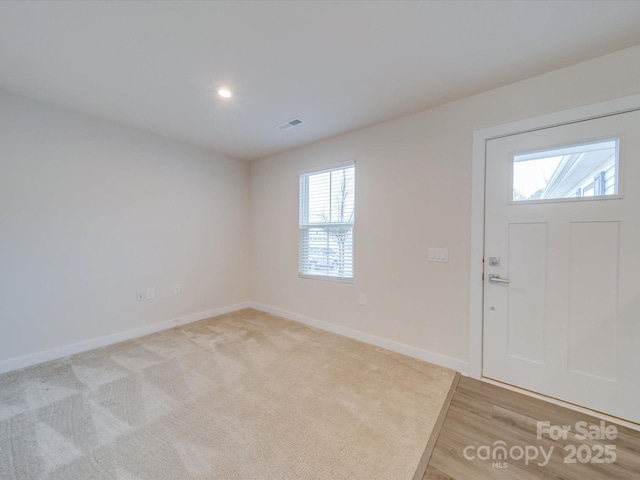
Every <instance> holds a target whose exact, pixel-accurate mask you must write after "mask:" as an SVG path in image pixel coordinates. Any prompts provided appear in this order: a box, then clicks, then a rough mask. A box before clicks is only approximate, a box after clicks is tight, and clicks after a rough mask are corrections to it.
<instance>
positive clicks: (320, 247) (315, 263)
mask: <svg viewBox="0 0 640 480" xmlns="http://www.w3.org/2000/svg"><path fill="white" fill-rule="evenodd" d="M354 214H355V166H354V165H353V164H351V165H348V166H342V167H339V168H332V169H328V170H321V171H316V172H310V173H304V174H302V175H300V267H299V272H300V274H301V275H304V276H324V277H336V278H345V279H350V278H353V225H354V220H355V215H354Z"/></svg>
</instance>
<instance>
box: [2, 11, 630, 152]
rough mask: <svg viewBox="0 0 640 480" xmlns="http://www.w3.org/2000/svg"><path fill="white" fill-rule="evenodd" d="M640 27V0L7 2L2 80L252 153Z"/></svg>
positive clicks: (591, 51) (463, 89)
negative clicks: (223, 91) (225, 94)
mask: <svg viewBox="0 0 640 480" xmlns="http://www.w3.org/2000/svg"><path fill="white" fill-rule="evenodd" d="M638 25H640V1H611V0H609V1H606V0H605V1H573V0H570V1H470V2H467V1H422V2H421V1H411V2H403V1H256V2H254V1H211V2H205V1H197V2H191V1H153V2H151V1H127V2H114V1H84V2H79V1H70V2H69V1H46V2H41V1H37V2H29V1H19V2H15V1H3V2H0V88H1V89H4V90H6V91H9V92H12V93H17V94H20V95H25V96H28V97H32V98H36V99H40V100H44V101H47V102H52V103H54V104H57V105H61V106H63V107H65V108H69V109H73V110H76V111H79V112H83V113H87V114H91V115H95V116H98V117H102V118H106V119H109V120H113V121H116V122H119V123H123V124H126V125H130V126H133V127H137V128H140V129H143V130H146V131H149V132H153V133H156V134H159V135H163V136H166V137H170V138H174V139H177V140H180V141H183V142H186V143H189V144H193V145H198V146H202V147H205V148H208V149H211V150H214V151H217V152H220V153H224V154H227V155H230V156H233V157H236V158H240V159H246V160H252V159H256V158H261V157H265V156H268V155H271V154H274V153H277V152H281V151H284V150H287V149H290V148H293V147H296V146H299V145H303V144H306V143H310V142H314V141H317V140H320V139H323V138H327V137H330V136H334V135H337V134H340V133H344V132H348V131H352V130H356V129H359V128H362V127H365V126H368V125H372V124H375V123H379V122H383V121H386V120H390V119H393V118H396V117H400V116H403V115H407V114H411V113H415V112H418V111H420V110H424V109H427V108H430V107H434V106H436V105H440V104H443V103H446V102H449V101H452V100H456V99H459V98H463V97H466V96H469V95H473V94H476V93H479V92H482V91H486V90H489V89H492V88H496V87H498V86H501V85H505V84H509V83H512V82H515V81H518V80H522V79H525V78H528V77H531V76H534V75H537V74H541V73H544V72H548V71H551V70H555V69H557V68H561V67H564V66H567V65H571V64H575V63H578V62H581V61H584V60H587V59H589V58H594V57H597V56H600V55H604V54H607V53H610V52H613V51H616V50H621V49H623V48H626V47H630V46H633V45H637V44H640V28H638ZM222 85H225V86H228V87H229V88H230V89H231V90H232V91H233V93H234V96H233V97H232V98H231V99H229V100H224V99H222V98H220V97H219V96H218V95H217V94H216V90H217V88H218V87H219V86H222ZM0 108H1V105H0ZM296 117H297V118H300V119H302V120H304V122H305V123H304V124H302V125H300V126H298V127H295V128H291V129H288V130H286V131H281V130H280V129H278V128H276V125H277V124H280V123H282V122H286V121H288V120H291V119H293V118H296Z"/></svg>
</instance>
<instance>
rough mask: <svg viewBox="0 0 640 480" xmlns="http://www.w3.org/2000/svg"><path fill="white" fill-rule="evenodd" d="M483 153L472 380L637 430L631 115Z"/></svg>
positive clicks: (507, 142) (637, 288)
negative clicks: (480, 274) (480, 378)
mask: <svg viewBox="0 0 640 480" xmlns="http://www.w3.org/2000/svg"><path fill="white" fill-rule="evenodd" d="M604 140H606V142H600V141H604ZM585 145H587V147H584V146H585ZM594 145H595V146H594ZM601 145H604V147H602V148H601ZM612 145H613V147H612ZM486 147H487V157H486V158H487V171H486V203H485V204H486V212H485V284H484V292H485V293H484V327H483V375H484V376H486V377H490V378H493V379H495V380H498V381H502V382H506V383H510V384H513V385H517V386H520V387H523V388H526V389H529V390H533V391H536V392H539V393H542V394H544V395H548V396H551V397H555V398H559V399H562V400H565V401H568V402H572V403H576V404H578V405H582V406H585V407H588V408H592V409H594V410H599V411H603V412H606V413H609V414H611V415H615V416H619V417H621V418H625V419H627V420H630V421H635V422H640V402H639V401H638V400H639V399H640V380H639V379H640V280H639V276H638V272H640V112H638V111H634V112H628V113H623V114H618V115H612V116H608V117H602V118H597V119H593V120H588V121H582V122H576V123H573V124H568V125H562V126H557V127H551V128H545V129H541V130H537V131H533V132H527V133H523V134H518V135H511V136H508V137H503V138H498V139H493V140H489V141H487V145H486ZM605 147H606V148H605ZM612 148H613V150H614V151H615V150H616V149H617V151H618V163H617V164H615V163H612V162H613V158H612V156H611V151H612V150H611V149H612ZM544 150H548V151H550V152H551V153H549V154H548V156H545V155H543V154H542V153H540V152H542V151H544ZM534 161H536V162H538V165H539V166H540V167H536V168H538V170H539V171H535V170H534V169H530V168H529V167H530V166H531V165H533V162H534ZM514 162H515V163H514ZM527 162H531V163H527ZM536 172H537V173H536ZM536 175H537V177H536ZM514 176H515V177H517V178H516V180H515V182H514ZM534 177H535V178H534ZM514 185H517V189H516V190H517V191H515V192H514ZM571 195H584V196H583V197H575V198H567V197H569V196H571ZM598 195H602V196H598ZM605 195H606V196H605ZM523 199H524V200H523ZM491 275H498V276H499V277H500V279H502V280H503V281H502V282H501V283H495V282H492V281H491V280H490V278H489V277H490V276H491ZM507 280H508V282H509V283H506V282H507Z"/></svg>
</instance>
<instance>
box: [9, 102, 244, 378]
mask: <svg viewBox="0 0 640 480" xmlns="http://www.w3.org/2000/svg"><path fill="white" fill-rule="evenodd" d="M249 198H250V195H249V167H248V165H247V164H246V163H244V162H240V161H238V160H234V159H230V158H227V157H224V156H221V155H215V154H212V153H211V152H207V151H204V150H200V149H196V148H193V147H188V146H185V145H182V144H179V143H177V142H173V141H170V140H167V139H162V138H159V137H156V136H153V135H151V134H147V133H144V132H141V131H138V130H134V129H130V128H127V127H124V126H119V125H116V124H113V123H109V122H106V121H102V120H98V119H95V118H92V117H89V116H85V115H81V114H77V113H72V112H68V111H65V110H61V109H58V108H55V107H52V106H47V105H45V104H42V103H37V102H32V101H30V100H26V99H24V98H20V97H15V96H12V95H8V94H4V93H0V363H2V361H3V360H6V359H13V358H15V357H21V356H23V355H31V354H35V353H38V352H43V351H48V350H51V349H60V348H61V347H65V346H67V345H69V344H74V343H77V342H86V341H88V340H92V339H96V338H100V337H103V336H106V335H112V334H118V333H120V332H123V331H127V330H131V329H141V328H142V327H145V326H149V325H151V324H154V323H158V322H162V321H167V320H172V319H176V318H179V317H183V316H185V315H189V314H197V313H199V312H206V311H209V310H212V309H216V308H220V307H226V306H230V305H234V304H237V303H238V302H243V301H247V300H249V289H248V286H249V283H248V279H249V266H250V265H249V261H248V256H247V252H248V251H249V250H250V242H249V238H250V228H249V227H250V222H249ZM174 283H180V284H181V285H182V293H181V294H179V295H174V294H173V285H174ZM146 287H155V291H156V298H155V299H154V300H150V301H143V302H137V301H136V298H135V294H136V290H138V289H144V288H146ZM143 329H144V328H143ZM62 350H64V348H63V349H62ZM45 359H46V358H45ZM5 363H6V362H5ZM27 363H28V362H27ZM18 365H19V364H18Z"/></svg>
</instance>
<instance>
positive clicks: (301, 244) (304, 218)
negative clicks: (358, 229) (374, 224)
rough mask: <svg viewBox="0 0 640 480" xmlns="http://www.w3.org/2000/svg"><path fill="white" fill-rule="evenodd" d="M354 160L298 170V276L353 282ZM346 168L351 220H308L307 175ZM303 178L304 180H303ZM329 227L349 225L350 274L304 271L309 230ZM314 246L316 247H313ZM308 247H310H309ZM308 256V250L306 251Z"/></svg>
mask: <svg viewBox="0 0 640 480" xmlns="http://www.w3.org/2000/svg"><path fill="white" fill-rule="evenodd" d="M355 166H356V162H355V160H348V161H345V162H341V163H337V164H332V165H330V166H326V167H320V168H310V169H306V170H300V171H298V185H299V187H298V276H299V277H300V278H306V279H313V280H325V281H329V282H338V283H353V282H354V279H355V241H354V232H355V209H356V206H355V203H356V199H355V188H356V168H355ZM347 168H353V212H354V214H353V219H352V221H351V222H326V223H318V222H316V223H312V222H310V221H309V176H310V175H315V174H322V173H327V172H333V171H339V170H343V169H347ZM303 179H304V181H303ZM331 227H342V228H345V227H349V228H350V229H351V233H350V235H351V245H350V250H351V275H350V276H339V275H330V274H321V273H313V272H311V271H309V269H307V270H306V271H305V269H304V266H305V262H304V254H305V245H307V248H309V247H308V235H309V230H310V229H312V228H331ZM314 248H316V247H314ZM309 249H310V248H309ZM307 257H308V252H307Z"/></svg>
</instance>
